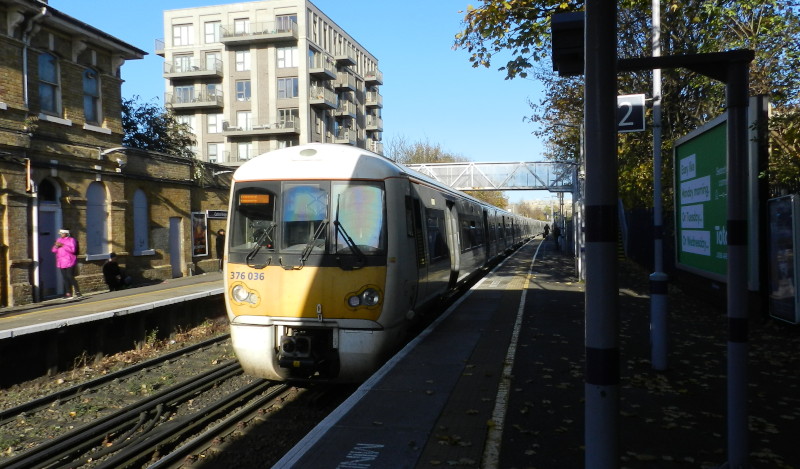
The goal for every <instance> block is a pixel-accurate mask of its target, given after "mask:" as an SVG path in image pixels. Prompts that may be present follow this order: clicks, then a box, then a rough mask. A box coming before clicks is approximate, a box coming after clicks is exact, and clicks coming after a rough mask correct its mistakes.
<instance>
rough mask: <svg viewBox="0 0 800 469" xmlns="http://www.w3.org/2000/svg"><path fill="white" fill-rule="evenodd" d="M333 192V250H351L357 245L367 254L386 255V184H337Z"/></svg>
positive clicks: (334, 185)
mask: <svg viewBox="0 0 800 469" xmlns="http://www.w3.org/2000/svg"><path fill="white" fill-rule="evenodd" d="M331 192H332V195H333V197H332V199H331V211H332V214H333V217H332V218H333V220H332V223H333V225H334V226H333V237H334V241H333V244H332V249H333V252H334V253H339V252H342V253H350V251H352V250H353V246H352V245H351V244H353V245H355V246H356V251H360V252H361V253H363V254H365V255H371V254H383V253H384V252H385V250H386V245H385V243H386V239H385V238H386V234H385V233H386V221H385V216H384V191H383V187H381V186H379V185H377V184H369V183H352V182H348V183H334V184H333V186H332V190H331ZM348 237H349V238H348ZM351 240H352V243H351V242H350V241H351Z"/></svg>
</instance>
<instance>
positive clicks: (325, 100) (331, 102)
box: [308, 86, 337, 109]
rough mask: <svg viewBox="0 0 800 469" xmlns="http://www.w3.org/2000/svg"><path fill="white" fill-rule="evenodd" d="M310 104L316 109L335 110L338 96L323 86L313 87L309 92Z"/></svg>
mask: <svg viewBox="0 0 800 469" xmlns="http://www.w3.org/2000/svg"><path fill="white" fill-rule="evenodd" d="M308 101H309V104H311V105H312V106H315V107H322V108H327V109H335V108H336V102H337V96H336V92H334V91H333V90H329V89H328V88H324V87H322V86H312V87H311V88H310V89H309V90H308Z"/></svg>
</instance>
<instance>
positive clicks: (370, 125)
mask: <svg viewBox="0 0 800 469" xmlns="http://www.w3.org/2000/svg"><path fill="white" fill-rule="evenodd" d="M367 130H369V131H373V132H383V119H381V118H380V117H375V116H367Z"/></svg>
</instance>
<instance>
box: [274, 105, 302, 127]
mask: <svg viewBox="0 0 800 469" xmlns="http://www.w3.org/2000/svg"><path fill="white" fill-rule="evenodd" d="M299 117H300V110H299V109H297V108H290V109H278V124H279V125H280V126H281V127H285V126H286V124H287V123H290V122H291V123H292V124H294V122H295V121H296V120H297V119H298V118H299Z"/></svg>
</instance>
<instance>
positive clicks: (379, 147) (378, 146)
mask: <svg viewBox="0 0 800 469" xmlns="http://www.w3.org/2000/svg"><path fill="white" fill-rule="evenodd" d="M367 150H369V151H371V152H372V153H377V154H379V155H383V142H381V141H380V140H374V139H371V138H368V139H367Z"/></svg>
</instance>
